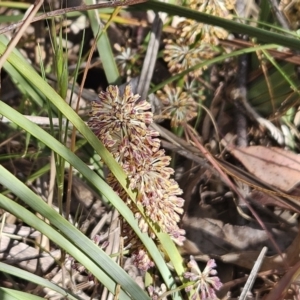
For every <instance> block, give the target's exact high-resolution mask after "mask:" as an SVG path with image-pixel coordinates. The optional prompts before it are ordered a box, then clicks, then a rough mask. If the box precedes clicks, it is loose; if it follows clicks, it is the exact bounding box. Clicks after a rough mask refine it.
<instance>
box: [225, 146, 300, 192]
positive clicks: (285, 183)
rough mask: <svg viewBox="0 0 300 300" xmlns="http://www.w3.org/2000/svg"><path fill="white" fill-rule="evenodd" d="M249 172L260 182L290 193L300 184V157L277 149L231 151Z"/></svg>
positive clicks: (252, 148) (243, 148) (256, 148)
mask: <svg viewBox="0 0 300 300" xmlns="http://www.w3.org/2000/svg"><path fill="white" fill-rule="evenodd" d="M230 150H231V153H232V155H233V156H234V157H235V158H237V159H238V160H239V161H240V162H241V163H242V164H243V165H244V166H245V168H247V170H248V171H249V172H250V173H252V174H253V175H255V176H256V177H257V178H259V179H260V180H263V181H264V182H266V183H268V184H271V185H273V186H274V187H276V188H279V189H281V190H282V191H285V192H289V191H291V190H293V189H294V188H295V187H296V185H298V184H299V183H300V156H298V155H297V154H295V153H293V152H291V151H287V150H283V149H281V148H276V147H271V148H267V147H263V146H250V147H240V148H235V149H234V148H232V149H230Z"/></svg>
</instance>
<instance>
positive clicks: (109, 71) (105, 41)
mask: <svg viewBox="0 0 300 300" xmlns="http://www.w3.org/2000/svg"><path fill="white" fill-rule="evenodd" d="M85 4H86V5H91V4H95V1H94V0H86V1H85ZM87 14H88V17H89V20H90V22H91V27H92V30H93V34H94V37H95V38H97V37H98V34H100V37H99V38H98V39H97V49H98V53H99V55H100V59H101V62H102V66H103V69H104V72H105V75H106V79H107V81H108V83H109V84H117V85H118V84H120V83H121V78H120V74H119V71H118V68H117V65H116V62H115V58H114V54H113V51H112V48H111V45H110V41H109V38H108V36H107V33H106V32H105V31H101V30H102V29H103V28H101V27H100V24H99V22H100V20H99V14H98V11H97V10H89V11H88V12H87ZM102 27H103V26H102Z"/></svg>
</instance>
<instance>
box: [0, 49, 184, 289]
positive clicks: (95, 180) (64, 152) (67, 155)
mask: <svg viewBox="0 0 300 300" xmlns="http://www.w3.org/2000/svg"><path fill="white" fill-rule="evenodd" d="M3 50H4V47H3V44H1V43H0V54H1V53H2V51H3ZM8 60H9V62H10V63H11V64H12V65H13V66H14V67H15V68H17V69H18V71H19V72H20V73H21V74H22V75H23V76H24V77H26V78H27V80H28V81H30V82H31V84H32V85H34V86H36V87H38V88H39V89H40V90H41V92H43V93H44V95H45V96H46V97H47V98H48V99H49V100H50V102H52V103H53V104H54V105H55V106H56V107H57V109H59V110H60V111H61V112H62V113H63V114H64V115H65V116H66V117H67V118H68V120H69V121H70V122H71V123H73V124H74V126H75V127H76V128H77V130H78V131H79V132H80V133H81V134H82V135H83V136H84V137H85V138H86V139H87V141H88V142H89V143H90V145H91V146H92V147H93V148H94V149H95V150H96V152H97V153H98V154H99V155H100V156H101V158H102V160H103V161H104V163H105V164H106V165H107V166H108V167H109V169H110V170H111V171H112V173H113V174H114V176H115V177H116V178H117V180H118V181H119V182H120V184H121V185H122V187H123V188H124V189H125V191H126V192H127V193H128V195H129V197H131V198H132V199H133V200H135V194H134V193H133V192H132V191H131V190H129V189H128V182H127V177H126V175H125V173H124V171H123V170H122V168H121V167H120V166H119V164H118V163H117V162H116V161H115V160H114V158H113V156H112V155H111V154H110V153H109V152H108V151H107V150H106V148H105V147H104V145H103V144H102V143H101V142H100V141H99V140H98V139H97V138H96V136H95V135H94V134H93V133H92V131H91V130H90V129H89V128H88V127H87V126H86V125H85V123H84V122H83V121H82V120H81V118H80V117H79V116H78V115H77V114H76V113H75V112H74V111H73V109H72V108H70V107H69V106H68V105H67V104H66V103H65V101H63V99H61V98H60V97H59V95H57V93H56V92H55V91H54V90H53V89H52V88H51V87H50V86H49V85H48V84H47V83H46V82H45V81H44V80H43V79H42V78H41V77H40V76H39V75H38V74H37V73H36V72H35V70H33V69H32V67H31V66H30V65H28V64H27V65H24V64H22V63H21V62H20V61H19V59H18V57H17V56H16V55H14V53H11V55H10V57H9V58H8ZM0 114H3V115H4V116H5V117H7V118H8V119H10V120H12V121H13V122H14V123H16V124H18V125H19V126H20V127H22V128H23V129H25V130H26V131H28V132H30V133H31V134H32V135H33V136H35V137H37V138H38V139H39V140H40V141H42V142H43V143H44V144H46V145H47V146H48V147H49V148H51V149H53V151H55V152H56V153H58V154H59V155H60V156H62V157H63V158H64V159H65V160H67V161H68V162H69V163H70V164H72V165H73V166H74V167H75V168H76V169H77V170H78V171H79V172H81V174H82V175H83V176H84V177H85V178H86V179H87V180H88V181H90V182H91V183H92V184H93V185H94V186H95V187H96V188H97V189H98V190H99V191H100V192H102V193H103V194H104V196H105V197H106V198H107V199H108V200H109V201H110V202H111V203H112V205H113V206H114V207H116V208H117V209H118V210H119V212H120V213H121V215H122V216H123V217H124V218H125V220H126V221H127V222H128V223H129V225H130V226H131V227H132V228H133V230H134V231H135V232H136V234H137V235H138V237H139V238H140V239H141V241H142V242H143V244H144V245H145V247H146V248H147V250H148V251H149V253H150V255H151V256H152V258H153V260H154V262H155V263H156V266H157V267H158V269H159V271H160V273H161V275H162V276H163V278H164V281H165V284H166V285H167V287H168V288H172V287H174V286H175V283H174V278H173V276H172V274H171V273H170V271H169V269H168V267H167V265H166V262H165V261H164V260H163V258H162V256H161V254H160V252H159V250H158V249H157V247H156V245H155V244H154V242H153V240H152V239H151V238H150V237H149V236H148V235H146V234H143V233H141V231H140V229H139V227H138V225H137V222H136V220H135V219H134V217H133V215H132V212H131V211H130V210H129V209H128V207H127V206H126V205H125V204H124V203H123V201H122V200H121V199H120V198H119V197H117V196H116V194H115V193H114V192H113V191H112V190H111V188H110V187H109V186H108V185H107V184H106V183H105V182H103V180H101V178H100V177H98V176H97V175H96V174H95V173H94V172H92V171H91V170H90V169H89V168H88V167H87V166H86V165H85V164H84V163H82V161H81V160H80V159H78V158H77V156H76V155H74V154H73V153H72V152H71V151H69V150H68V149H67V148H65V147H64V146H63V145H62V144H60V143H59V142H58V141H56V140H55V139H54V138H53V137H52V136H50V135H49V134H47V133H46V132H45V131H43V130H42V129H41V128H40V127H39V126H36V125H35V124H33V123H31V122H30V121H28V120H27V119H26V118H24V117H23V116H22V115H20V114H18V113H17V112H16V111H14V110H12V109H11V108H10V107H9V106H7V105H5V104H4V103H1V102H0ZM160 242H161V244H162V247H163V248H165V249H168V248H169V247H168V245H165V246H164V244H165V243H168V244H174V242H173V241H172V240H171V238H170V237H168V238H164V239H163V240H160ZM174 251H175V252H177V253H178V250H177V248H176V247H174ZM175 252H171V253H168V256H169V257H170V260H171V262H172V264H173V265H174V268H175V270H176V272H177V274H178V276H179V277H180V278H182V274H183V272H184V267H183V260H182V258H181V259H180V260H178V256H180V255H175V256H174V254H175Z"/></svg>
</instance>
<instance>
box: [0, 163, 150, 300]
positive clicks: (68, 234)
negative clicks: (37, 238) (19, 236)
mask: <svg viewBox="0 0 300 300" xmlns="http://www.w3.org/2000/svg"><path fill="white" fill-rule="evenodd" d="M0 174H1V176H0V182H1V184H3V185H4V186H5V187H7V188H8V189H9V190H11V191H12V192H13V193H14V194H15V195H17V196H18V197H19V198H20V199H22V200H23V201H24V202H25V203H26V204H27V205H29V206H30V207H31V208H33V209H34V210H35V211H36V212H39V213H40V214H41V215H42V216H43V217H45V218H46V219H48V220H49V222H50V223H51V224H52V226H55V227H56V228H58V229H59V232H61V233H62V234H60V233H59V232H58V231H57V230H55V229H53V228H52V227H50V226H49V225H48V224H46V223H45V222H44V221H42V220H41V219H39V218H37V217H36V216H35V215H34V214H32V213H31V212H29V211H27V210H26V209H24V208H23V207H22V206H20V205H18V204H17V203H14V202H13V201H12V200H10V199H8V198H6V197H5V196H3V195H0V200H1V201H0V206H1V207H2V208H4V209H6V210H8V211H10V212H11V213H12V214H14V215H15V216H17V217H19V218H21V219H23V220H24V221H25V222H26V223H27V224H29V225H31V226H32V227H34V228H36V229H37V230H39V231H40V232H42V233H43V234H45V235H46V236H48V237H49V238H50V239H51V240H52V241H54V242H55V243H56V244H58V245H59V246H60V247H62V248H63V249H65V250H66V251H67V252H68V253H69V254H70V255H72V256H73V257H74V258H75V259H77V260H78V261H79V262H80V263H82V264H83V265H84V266H85V267H86V268H87V269H88V270H89V271H91V272H92V274H94V275H95V276H96V277H97V278H98V280H99V281H100V282H102V283H103V284H104V285H105V286H106V287H107V288H108V289H109V290H110V291H111V292H112V293H114V290H115V284H114V282H117V283H119V284H120V285H121V287H122V289H124V290H125V291H127V292H128V293H129V294H131V295H132V296H134V298H136V299H145V300H148V299H149V297H148V296H147V295H146V294H145V292H144V291H143V290H142V289H141V288H140V287H139V286H138V285H137V284H136V283H135V282H134V281H133V280H132V279H131V278H130V277H129V275H128V274H127V273H126V272H125V271H124V270H123V269H122V268H121V267H120V266H119V265H117V264H116V263H115V262H114V261H113V260H112V259H110V258H109V256H107V254H106V253H105V252H104V251H103V250H101V249H100V248H99V247H98V246H97V245H95V244H94V243H93V242H92V241H91V240H90V239H88V238H87V237H86V236H85V235H83V234H82V233H81V232H80V231H79V230H78V229H77V228H76V227H74V226H73V225H71V224H70V223H69V222H68V221H67V220H66V219H64V218H63V217H62V216H61V215H60V214H59V213H57V212H56V211H55V210H54V209H52V208H51V207H49V205H47V204H46V203H45V202H44V201H43V200H42V199H41V198H39V197H38V196H37V195H35V194H34V193H33V192H32V191H31V190H30V189H29V188H27V187H26V186H25V185H24V184H23V183H22V182H21V181H19V180H18V179H17V178H16V177H14V176H13V175H12V174H11V173H9V172H8V171H7V170H6V169H5V168H3V167H2V166H0ZM74 246H75V247H74Z"/></svg>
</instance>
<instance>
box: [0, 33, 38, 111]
mask: <svg viewBox="0 0 300 300" xmlns="http://www.w3.org/2000/svg"><path fill="white" fill-rule="evenodd" d="M0 42H2V43H3V44H4V45H5V46H6V45H7V44H8V39H7V37H6V36H4V35H0ZM13 52H14V54H16V55H17V56H18V57H19V58H20V60H21V61H22V62H23V63H26V60H25V59H24V57H23V56H22V55H21V54H20V52H19V51H18V50H17V49H14V50H13ZM4 69H5V71H6V72H7V73H8V74H9V75H10V77H11V78H12V80H13V81H14V82H17V84H16V85H17V86H18V87H19V89H20V91H21V92H22V93H23V94H27V95H28V96H30V98H31V99H33V100H34V101H35V103H36V104H37V105H38V106H40V107H43V104H44V99H43V97H42V96H41V94H40V93H39V92H38V91H37V89H35V88H33V87H32V85H31V84H30V83H29V82H28V81H27V80H26V79H25V78H24V77H23V76H21V74H20V73H19V72H18V71H17V70H16V68H14V67H13V66H12V65H10V64H4Z"/></svg>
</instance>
